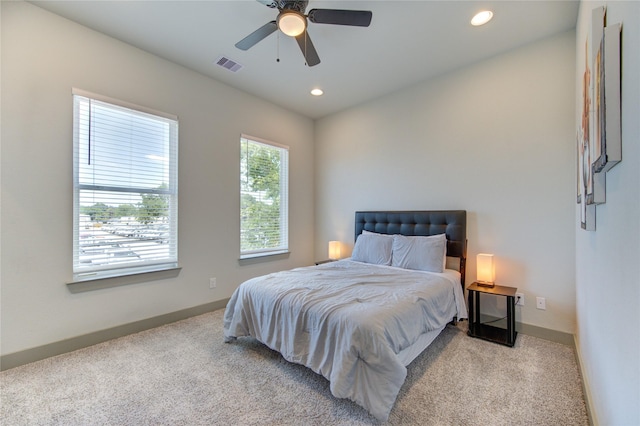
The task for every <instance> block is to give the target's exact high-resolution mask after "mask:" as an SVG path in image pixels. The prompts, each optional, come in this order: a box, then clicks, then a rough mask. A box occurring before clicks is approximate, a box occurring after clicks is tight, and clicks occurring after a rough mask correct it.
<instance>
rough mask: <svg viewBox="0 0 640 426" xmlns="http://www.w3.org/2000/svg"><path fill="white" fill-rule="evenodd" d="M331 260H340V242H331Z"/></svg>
mask: <svg viewBox="0 0 640 426" xmlns="http://www.w3.org/2000/svg"><path fill="white" fill-rule="evenodd" d="M329 259H331V260H338V259H340V241H329Z"/></svg>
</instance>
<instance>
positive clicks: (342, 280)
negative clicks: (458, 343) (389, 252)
mask: <svg viewBox="0 0 640 426" xmlns="http://www.w3.org/2000/svg"><path fill="white" fill-rule="evenodd" d="M456 277H458V280H456V279H455V278H456ZM454 316H457V317H458V318H466V317H467V314H466V308H465V305H464V295H463V293H462V288H461V286H460V282H459V275H457V274H447V273H445V274H435V273H428V272H419V271H409V270H405V269H399V268H392V267H388V266H378V265H370V264H364V263H360V262H354V261H350V260H341V261H338V262H331V263H326V264H323V265H319V266H313V267H306V268H297V269H293V270H290V271H283V272H277V273H272V274H269V275H264V276H261V277H257V278H253V279H251V280H248V281H246V282H245V283H243V284H242V285H241V286H240V287H238V289H237V290H236V291H235V292H234V293H233V295H232V297H231V300H230V301H229V303H228V305H227V308H226V312H225V315H224V336H225V341H231V340H234V339H235V338H237V337H241V336H252V337H255V338H256V339H258V340H259V341H261V342H262V343H264V344H265V345H267V346H269V347H270V348H271V349H274V350H276V351H278V352H280V353H281V354H282V356H283V357H284V358H285V359H287V360H288V361H290V362H294V363H299V364H302V365H305V366H307V367H309V368H311V369H312V370H313V371H315V372H316V373H318V374H322V375H323V376H324V377H325V378H327V379H328V380H329V382H330V384H331V385H330V388H331V393H332V394H333V395H334V396H335V397H338V398H349V399H351V400H352V401H354V402H356V403H357V404H359V405H361V406H362V407H364V408H366V409H367V410H368V411H369V412H370V413H371V414H372V415H374V416H375V417H376V418H378V419H379V420H387V419H388V417H389V413H390V411H391V408H392V407H393V404H394V403H395V400H396V397H397V395H398V392H399V391H400V387H401V386H402V384H403V383H404V380H405V377H406V374H407V370H406V367H405V366H404V365H403V364H402V362H401V361H400V360H399V358H398V356H397V354H398V353H399V352H400V351H402V350H403V349H404V348H406V347H408V346H410V345H412V344H413V343H414V342H415V341H416V340H417V339H418V337H419V336H420V335H422V334H423V333H425V332H428V331H431V330H435V329H439V328H442V327H443V326H444V325H445V324H447V323H448V322H449V321H451V319H452V318H453V317H454Z"/></svg>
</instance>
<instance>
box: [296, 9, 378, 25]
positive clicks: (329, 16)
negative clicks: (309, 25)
mask: <svg viewBox="0 0 640 426" xmlns="http://www.w3.org/2000/svg"><path fill="white" fill-rule="evenodd" d="M372 17H373V14H372V13H371V11H368V10H340V9H311V10H310V11H309V14H308V18H309V20H310V21H311V22H313V23H314V24H333V25H351V26H354V27H368V26H369V24H370V23H371V18H372Z"/></svg>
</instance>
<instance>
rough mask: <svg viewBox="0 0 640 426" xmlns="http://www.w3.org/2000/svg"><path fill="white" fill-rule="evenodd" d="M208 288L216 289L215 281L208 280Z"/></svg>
mask: <svg viewBox="0 0 640 426" xmlns="http://www.w3.org/2000/svg"><path fill="white" fill-rule="evenodd" d="M209 288H216V279H215V278H209Z"/></svg>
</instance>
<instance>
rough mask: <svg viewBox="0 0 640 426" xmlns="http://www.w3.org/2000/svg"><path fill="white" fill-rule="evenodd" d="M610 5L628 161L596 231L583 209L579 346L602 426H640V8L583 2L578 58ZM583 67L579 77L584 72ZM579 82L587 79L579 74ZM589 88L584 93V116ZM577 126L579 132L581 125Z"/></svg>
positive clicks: (614, 173) (614, 178)
mask: <svg viewBox="0 0 640 426" xmlns="http://www.w3.org/2000/svg"><path fill="white" fill-rule="evenodd" d="M601 5H606V7H607V22H608V23H609V24H615V23H618V22H621V23H622V161H621V162H620V163H619V164H618V165H617V166H615V167H614V168H613V169H611V170H610V171H609V172H608V173H607V177H606V178H607V184H606V185H607V188H606V189H607V202H606V204H603V205H599V206H598V207H597V209H596V231H595V232H587V231H583V230H581V229H580V216H579V210H578V209H577V208H576V219H575V221H574V227H575V228H576V299H577V300H576V305H577V306H576V311H577V318H578V327H577V331H576V342H577V344H578V353H579V356H580V359H581V364H582V367H583V377H584V380H585V382H586V383H587V385H588V388H589V389H590V390H591V392H590V396H589V399H590V400H591V406H592V414H593V417H594V420H595V421H594V423H595V424H602V425H638V424H640V316H639V315H638V310H639V307H640V2H637V1H624V2H623V1H611V2H583V3H581V5H580V11H579V15H578V22H577V28H576V48H575V49H576V59H577V63H578V64H584V44H585V40H586V37H587V34H588V33H589V29H590V26H591V11H592V10H593V9H594V8H596V7H597V6H601ZM579 69H581V67H579V68H578V70H577V72H576V74H578V73H579ZM575 78H576V82H580V81H581V78H582V76H581V75H576V77H575ZM581 96H582V89H581V88H580V90H579V91H578V90H576V114H577V112H578V111H581V109H580V105H581V102H582V98H581ZM577 120H578V119H577V117H576V121H575V123H576V124H575V127H576V128H577V126H578V123H579V121H577Z"/></svg>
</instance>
